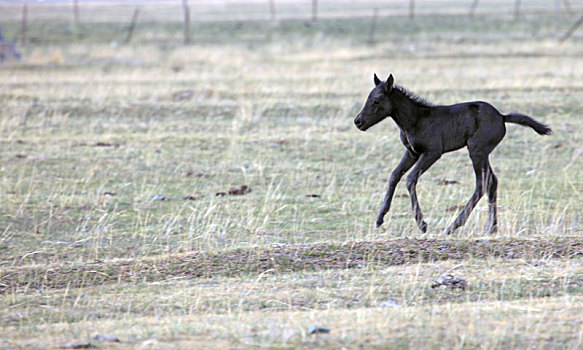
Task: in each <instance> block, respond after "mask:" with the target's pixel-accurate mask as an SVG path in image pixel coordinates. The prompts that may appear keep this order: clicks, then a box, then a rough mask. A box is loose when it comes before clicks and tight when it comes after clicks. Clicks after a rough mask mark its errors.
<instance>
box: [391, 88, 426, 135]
mask: <svg viewBox="0 0 583 350" xmlns="http://www.w3.org/2000/svg"><path fill="white" fill-rule="evenodd" d="M391 105H392V108H393V111H392V113H391V117H392V118H393V120H394V121H395V123H397V125H398V126H399V128H401V130H403V131H404V132H405V133H406V134H409V133H412V132H414V131H415V129H416V128H415V127H416V125H417V122H418V120H419V118H420V115H421V113H422V111H423V110H425V109H427V108H429V107H427V106H422V105H420V104H418V103H415V102H413V101H411V100H410V99H409V98H408V97H407V96H405V95H404V94H403V93H402V92H400V91H398V90H396V91H394V92H393V96H392V99H391Z"/></svg>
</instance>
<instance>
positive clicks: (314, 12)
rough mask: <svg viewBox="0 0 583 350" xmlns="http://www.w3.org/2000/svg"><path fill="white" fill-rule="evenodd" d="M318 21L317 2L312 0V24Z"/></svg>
mask: <svg viewBox="0 0 583 350" xmlns="http://www.w3.org/2000/svg"><path fill="white" fill-rule="evenodd" d="M317 20H318V0H312V22H316V21H317Z"/></svg>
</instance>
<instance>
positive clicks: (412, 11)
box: [409, 0, 415, 19]
mask: <svg viewBox="0 0 583 350" xmlns="http://www.w3.org/2000/svg"><path fill="white" fill-rule="evenodd" d="M409 19H415V0H409Z"/></svg>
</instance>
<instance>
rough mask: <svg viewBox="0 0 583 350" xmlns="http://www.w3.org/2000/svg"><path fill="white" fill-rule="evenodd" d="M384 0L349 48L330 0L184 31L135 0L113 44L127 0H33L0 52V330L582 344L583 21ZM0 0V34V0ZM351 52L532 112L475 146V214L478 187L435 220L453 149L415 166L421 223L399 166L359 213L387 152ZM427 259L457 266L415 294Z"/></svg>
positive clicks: (449, 194)
mask: <svg viewBox="0 0 583 350" xmlns="http://www.w3.org/2000/svg"><path fill="white" fill-rule="evenodd" d="M432 3H437V2H432ZM382 4H383V5H382V6H384V7H381V17H380V18H379V21H378V23H377V32H376V34H375V37H374V40H373V43H369V42H368V40H369V28H370V19H369V18H367V17H359V16H346V13H344V12H342V11H348V10H346V9H344V10H342V7H341V6H340V5H338V7H334V6H333V4H332V3H328V4H326V3H324V4H323V5H322V12H323V14H322V16H321V17H322V18H320V19H319V20H318V21H317V22H309V21H307V20H306V19H305V18H302V16H304V15H305V17H306V18H309V11H307V12H306V13H304V12H301V11H300V9H298V8H299V7H298V6H299V5H297V4H296V5H293V3H286V4H285V5H281V6H280V7H278V9H279V11H280V12H279V15H278V16H280V17H281V18H283V19H282V20H280V21H278V22H276V23H274V22H271V21H269V20H268V19H269V16H268V14H266V15H265V16H264V17H265V18H262V17H261V16H263V15H264V14H263V13H262V12H261V11H260V7H259V5H258V3H254V4H253V5H252V6H250V7H249V8H248V11H249V12H248V13H247V17H248V18H254V19H249V20H234V18H236V17H237V16H240V15H241V12H237V11H235V10H233V9H231V10H229V9H227V8H221V7H216V8H215V7H211V8H202V7H196V5H193V6H194V9H193V12H194V13H198V14H199V15H200V20H198V21H194V22H193V24H192V32H193V40H194V44H192V45H189V46H184V45H182V41H181V35H182V28H181V24H180V22H179V19H180V18H178V19H174V18H175V17H176V15H177V14H178V17H179V15H180V11H179V9H180V8H178V9H174V8H168V9H167V10H166V11H158V12H159V13H158V12H157V10H159V9H160V7H156V6H160V5H159V3H151V4H150V5H147V4H146V5H144V7H143V8H142V15H143V22H140V23H139V24H138V28H137V31H136V33H135V35H134V38H133V40H132V42H131V43H130V44H127V45H124V44H122V41H123V38H124V37H125V33H124V31H123V30H124V26H125V25H126V24H127V22H126V19H127V18H129V17H130V16H131V11H132V10H133V6H131V7H130V6H128V5H120V7H119V8H117V10H116V11H115V13H114V14H112V15H111V16H107V15H106V14H104V13H102V12H100V11H106V10H107V9H108V8H107V6H105V5H103V7H99V11H96V12H95V17H94V18H93V19H92V18H89V16H87V15H86V14H85V15H82V19H83V22H82V23H81V25H80V26H78V27H75V26H73V25H72V23H71V22H70V18H68V14H64V11H63V6H64V5H50V4H40V5H38V6H43V7H42V10H43V11H42V16H40V13H41V12H40V11H39V12H37V14H38V15H37V21H31V23H30V24H29V26H30V28H29V34H28V44H27V45H25V46H21V47H19V49H20V50H21V51H22V54H23V60H22V62H20V63H14V64H4V65H2V66H0V106H1V107H0V144H1V147H0V159H1V162H0V175H1V176H0V196H1V198H2V200H3V204H2V206H0V257H1V258H0V325H1V327H0V328H1V329H0V348H9V349H12V348H58V347H59V346H61V345H62V344H64V343H66V342H69V341H91V342H92V343H94V344H96V345H99V346H100V347H113V348H120V349H122V348H134V347H135V348H141V347H150V348H164V349H165V348H209V347H215V348H248V347H273V348H306V347H309V348H342V347H344V348H387V347H398V348H462V349H463V348H467V349H471V348H472V349H473V348H487V349H493V348H504V349H506V348H547V349H548V348H561V349H562V348H565V349H576V348H581V347H582V346H583V331H582V329H583V316H581V315H583V265H582V264H583V256H582V255H583V249H582V247H583V217H582V215H581V213H582V212H583V180H582V179H583V165H582V164H583V159H582V155H583V148H582V146H581V145H583V132H582V131H581V130H583V118H582V117H581V115H582V114H583V105H582V103H581V101H583V60H582V57H583V46H582V45H581V40H582V38H583V36H582V34H581V32H578V33H575V35H574V36H573V38H571V40H569V41H567V42H566V43H564V44H562V45H559V44H558V43H557V38H558V37H559V36H560V35H561V34H562V33H563V32H564V31H565V30H566V29H567V28H568V26H569V25H570V23H571V22H574V20H575V18H574V17H569V16H567V15H565V14H561V15H560V18H558V19H559V21H557V17H556V16H555V13H554V12H553V8H547V7H545V4H546V3H545V2H542V1H538V2H537V1H535V2H532V3H531V4H530V5H529V4H524V6H525V8H524V12H523V14H522V16H521V18H520V19H519V20H517V21H513V20H512V13H511V8H509V9H507V8H505V7H502V8H500V7H498V8H496V7H495V6H492V7H487V6H488V5H484V6H485V7H484V8H483V9H482V11H483V12H478V14H477V15H476V17H475V18H474V19H472V20H470V19H468V17H467V15H466V12H465V9H466V7H465V6H466V4H465V3H464V4H462V5H460V3H456V2H454V1H451V2H440V3H439V4H440V5H439V6H438V5H432V6H435V7H433V8H432V7H429V8H425V7H422V6H421V5H423V4H425V3H424V2H419V4H420V5H418V6H420V10H419V14H418V16H417V17H416V19H415V20H414V21H411V20H409V19H408V17H407V13H406V11H405V10H404V9H403V8H401V7H399V6H401V5H395V3H394V2H391V1H386V2H383V3H382ZM369 5H370V4H368V3H367V4H365V3H361V4H360V5H358V6H357V5H355V4H351V5H350V6H356V7H355V8H350V9H349V10H350V12H354V14H356V15H359V14H363V13H367V11H369V10H368V9H369V7H368V6H369ZM0 6H3V8H0V10H5V11H0V19H1V20H2V29H3V32H4V35H5V36H6V37H8V38H16V37H17V36H18V32H19V30H20V27H19V26H20V23H19V22H18V19H19V17H18V16H17V14H18V13H19V12H18V9H19V8H20V7H15V6H13V5H10V4H0ZM108 6H111V5H108ZM148 6H151V7H148ZM392 6H394V7H392ZM428 6H429V5H428ZM528 6H532V7H531V8H529V7H528ZM82 9H83V7H82ZM109 9H110V10H111V7H110V8H109ZM120 9H123V11H122V10H120ZM308 9H309V7H308ZM575 9H578V8H577V7H575ZM326 10H328V11H329V13H332V14H334V16H332V15H330V16H329V17H326V16H325V13H326V12H325V11H326ZM506 10H508V11H506ZM124 11H125V12H124ZM253 11H255V12H253ZM302 11H303V10H302ZM424 11H425V12H424ZM30 13H31V16H32V17H31V18H35V17H34V16H35V8H33V7H32V5H31V9H30ZM431 13H434V14H431ZM435 13H438V15H436V14H435ZM82 14H83V13H82ZM156 14H157V16H158V17H156ZM389 15H390V16H389ZM229 16H231V17H229ZM225 18H226V19H229V20H224V19H225ZM373 72H376V73H377V74H379V75H382V76H386V75H387V74H388V73H393V74H394V75H395V78H396V82H397V83H398V84H401V85H404V86H406V87H408V88H410V89H411V90H413V91H415V92H416V93H418V94H420V95H422V96H424V97H426V98H427V99H429V100H430V101H432V102H435V103H439V104H449V103H455V102H461V101H466V100H477V99H479V100H485V101H488V102H491V103H492V104H493V105H495V106H496V107H498V108H499V109H500V111H501V112H503V113H508V112H511V111H520V112H523V113H527V114H530V115H532V116H534V117H536V118H537V119H538V120H541V121H543V122H545V123H548V124H550V125H551V126H552V127H553V130H554V134H553V135H552V136H551V137H544V138H543V137H540V136H538V135H536V134H535V133H534V132H533V131H532V130H530V129H527V128H523V127H519V126H514V125H509V126H508V128H507V129H508V132H507V136H506V138H505V140H504V141H503V143H502V144H501V145H500V146H499V147H498V149H497V150H496V151H495V152H494V153H493V154H492V156H491V162H492V165H493V167H494V170H495V171H496V173H497V174H498V177H499V179H500V184H499V200H498V202H499V232H498V233H496V234H495V235H492V236H483V234H482V229H483V226H484V225H485V221H486V211H487V205H486V203H485V201H483V202H482V203H480V204H479V205H478V207H477V208H476V210H475V211H474V213H473V215H472V216H471V217H470V219H469V221H468V223H467V224H466V226H464V227H463V228H462V229H460V230H459V231H458V232H456V235H455V236H454V237H443V236H441V232H443V230H444V229H445V228H446V227H447V225H448V223H450V222H451V220H452V219H453V218H454V217H455V215H456V214H457V211H458V210H459V209H457V208H456V206H459V205H463V204H464V203H465V202H466V201H467V200H468V198H469V196H470V195H471V193H472V191H473V184H474V179H473V173H472V170H471V166H470V161H469V159H468V157H467V152H466V151H458V152H455V153H452V154H449V155H447V156H444V157H443V159H441V160H440V161H439V162H438V163H437V164H436V165H435V166H434V167H432V168H431V169H430V170H429V172H428V173H426V174H424V175H423V176H422V178H421V180H420V184H419V186H418V196H419V199H420V204H421V206H422V208H423V209H424V212H425V215H426V218H427V221H428V224H429V230H428V233H426V234H423V233H420V232H419V231H418V230H417V228H416V225H415V224H414V221H413V219H412V217H411V214H410V207H409V198H408V196H407V191H406V189H405V186H403V185H401V186H399V187H398V188H397V192H396V198H395V200H394V202H393V207H392V209H391V212H390V213H389V215H388V216H387V218H386V223H385V225H384V226H383V227H382V228H380V229H377V228H375V227H374V219H375V214H376V210H377V209H378V206H379V204H380V201H381V199H382V197H383V195H384V190H385V187H386V182H387V179H388V177H389V174H390V171H391V169H392V167H394V166H395V165H396V164H397V162H398V160H399V159H400V156H401V154H402V152H403V151H402V146H401V145H400V142H399V141H398V130H397V128H396V126H395V125H394V124H392V122H391V121H386V122H384V123H381V124H379V125H378V126H375V127H374V128H373V129H371V130H370V131H368V132H367V133H362V132H360V131H358V130H357V129H356V128H355V127H354V126H353V123H352V120H353V117H354V116H355V115H356V113H357V112H358V111H359V110H360V108H361V106H362V103H363V101H364V98H365V97H366V95H367V93H368V91H369V90H370V88H371V87H372V73H373ZM443 180H449V181H450V182H451V181H453V180H455V181H456V182H457V183H453V184H449V185H444V183H445V182H444V181H443ZM241 185H246V186H248V187H249V188H250V189H251V192H249V193H245V194H243V195H229V194H228V191H229V189H230V188H232V187H239V186H241ZM218 193H225V195H217V194H218ZM160 196H164V200H154V199H155V198H162V197H160ZM444 273H452V274H454V275H456V276H461V277H463V278H465V279H466V280H467V281H468V285H469V287H468V288H467V289H466V290H457V289H455V290H452V289H432V288H431V284H432V282H433V280H434V279H435V278H437V277H438V276H440V275H441V274H444ZM316 324H317V325H322V326H326V327H329V328H330V329H331V332H330V333H329V334H317V335H308V334H307V333H306V330H307V329H308V328H309V327H310V326H312V325H316ZM97 333H105V334H111V335H115V336H117V337H119V338H120V339H121V340H122V342H121V343H115V344H113V343H106V344H103V343H100V342H99V341H96V340H93V339H92V337H93V336H94V335H95V334H97Z"/></svg>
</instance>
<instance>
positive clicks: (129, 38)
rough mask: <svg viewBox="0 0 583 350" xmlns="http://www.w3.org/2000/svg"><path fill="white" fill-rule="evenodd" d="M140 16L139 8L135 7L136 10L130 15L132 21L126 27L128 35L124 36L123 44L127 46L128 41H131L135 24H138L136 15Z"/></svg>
mask: <svg viewBox="0 0 583 350" xmlns="http://www.w3.org/2000/svg"><path fill="white" fill-rule="evenodd" d="M139 14H140V8H139V7H137V6H136V9H135V10H134V14H133V15H132V20H131V22H130V25H129V27H128V33H127V36H126V40H125V43H126V44H129V43H130V41H131V40H132V36H133V35H134V29H135V28H136V23H137V22H138V15H139Z"/></svg>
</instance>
